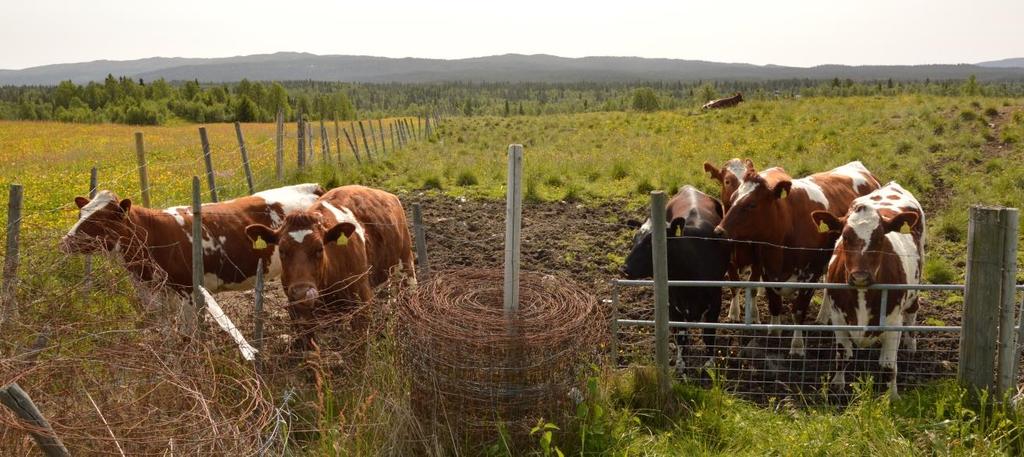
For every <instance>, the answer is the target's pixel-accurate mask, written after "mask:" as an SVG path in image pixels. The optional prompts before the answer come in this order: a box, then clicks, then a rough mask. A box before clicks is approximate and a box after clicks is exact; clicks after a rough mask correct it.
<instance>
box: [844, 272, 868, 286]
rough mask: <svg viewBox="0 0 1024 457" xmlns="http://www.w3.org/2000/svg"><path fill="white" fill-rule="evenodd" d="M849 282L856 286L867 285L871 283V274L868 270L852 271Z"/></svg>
mask: <svg viewBox="0 0 1024 457" xmlns="http://www.w3.org/2000/svg"><path fill="white" fill-rule="evenodd" d="M849 283H850V285H851V286H854V287H867V286H870V285H871V275H869V274H868V272H866V271H854V272H851V273H850V280H849Z"/></svg>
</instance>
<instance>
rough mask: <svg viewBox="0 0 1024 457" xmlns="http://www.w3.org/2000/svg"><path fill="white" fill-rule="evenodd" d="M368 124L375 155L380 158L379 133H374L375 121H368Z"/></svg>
mask: <svg viewBox="0 0 1024 457" xmlns="http://www.w3.org/2000/svg"><path fill="white" fill-rule="evenodd" d="M366 123H367V124H368V125H369V126H370V139H371V140H373V153H374V154H375V155H377V156H378V157H380V147H379V146H377V133H376V132H374V131H373V119H370V120H367V121H366Z"/></svg>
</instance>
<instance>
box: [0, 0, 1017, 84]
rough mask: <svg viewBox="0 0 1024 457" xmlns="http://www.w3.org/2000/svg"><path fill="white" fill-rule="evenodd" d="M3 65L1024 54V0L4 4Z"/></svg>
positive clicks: (942, 59) (871, 59)
mask: <svg viewBox="0 0 1024 457" xmlns="http://www.w3.org/2000/svg"><path fill="white" fill-rule="evenodd" d="M0 43H2V44H0V68H6V69H17V68H25V67H30V66H36V65H45V64H52V63H64V62H80V61H89V60H97V59H112V60H126V59H137V58H143V57H153V56H165V57H224V56H233V55H244V54H258V53H271V52H277V51H304V52H311V53H315V54H361V55H378V56H386V57H432V58H461V57H477V56H485V55H494V54H504V53H512V52H514V53H523V54H538V53H544V54H554V55H560V56H566V57H582V56H588V55H619V56H641V57H668V58H680V59H701V60H712V61H721V62H749V63H756V64H767V63H774V64H779V65H796V66H810V65H817V64H824V63H842V64H851V65H858V64H921V63H961V62H978V61H984V60H994V59H1001V58H1006V57H1022V56H1024V0H931V1H926V0H842V1H833V0H817V1H812V0H807V1H804V0H764V1H756V0H751V1H737V0H703V1H689V0H686V1H684V0H678V1H671V0H667V1H651V0H625V1H619V2H608V3H606V2H598V1H585V2H580V1H573V2H568V1H558V0H546V1H535V0H523V1H518V2H493V1H488V0H478V1H442V0H433V1H431V0H387V1H380V0H362V1H327V0H306V1H295V2H287V1H280V0H277V1H266V0H251V1H238V0H205V1H200V0H174V1H155V0H89V1H85V0H29V1H21V0H0Z"/></svg>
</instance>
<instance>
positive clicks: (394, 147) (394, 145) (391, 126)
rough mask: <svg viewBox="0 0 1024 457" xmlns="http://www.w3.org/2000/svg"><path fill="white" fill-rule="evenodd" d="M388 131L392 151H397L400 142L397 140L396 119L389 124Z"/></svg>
mask: <svg viewBox="0 0 1024 457" xmlns="http://www.w3.org/2000/svg"><path fill="white" fill-rule="evenodd" d="M388 133H389V135H388V136H390V137H391V150H392V151H397V150H398V144H397V143H396V142H395V121H391V122H390V123H389V124H388Z"/></svg>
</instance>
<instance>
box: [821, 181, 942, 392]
mask: <svg viewBox="0 0 1024 457" xmlns="http://www.w3.org/2000/svg"><path fill="white" fill-rule="evenodd" d="M811 218H812V221H813V222H814V224H816V225H819V226H820V228H821V229H822V230H828V231H832V232H834V233H839V234H840V235H839V239H838V240H837V241H836V245H835V251H834V252H833V254H832V258H831V260H829V264H828V273H827V274H826V277H825V278H826V280H827V281H828V282H836V283H847V284H849V285H851V286H854V287H857V288H858V289H856V290H828V291H827V292H826V294H825V297H826V301H827V302H831V315H832V316H831V318H832V323H833V324H836V325H858V326H866V325H881V324H880V320H881V312H882V310H881V297H882V291H880V290H868V289H864V288H865V287H867V286H870V285H872V284H920V283H921V264H922V261H923V259H924V231H925V223H924V211H923V210H922V209H921V204H920V203H918V202H917V199H915V198H914V196H913V195H911V194H910V192H908V191H906V190H905V189H903V188H902V187H900V185H899V184H897V183H895V182H890V183H889V184H886V185H885V186H884V187H882V188H881V189H878V190H876V191H874V192H872V193H870V194H868V195H865V196H863V197H860V198H857V199H856V200H854V201H853V205H851V206H850V211H849V212H848V213H847V214H846V215H844V216H842V217H836V216H835V215H834V214H832V213H830V212H828V211H815V212H813V213H811ZM888 294H889V296H888V300H887V301H886V303H887V307H888V308H887V312H886V316H885V325H888V326H894V327H898V326H902V325H904V324H906V325H914V324H915V323H916V321H917V307H918V300H917V298H918V294H917V291H915V290H907V291H903V290H890V291H888ZM879 340H881V344H882V354H881V356H880V357H879V359H878V363H879V364H880V365H881V366H882V369H883V370H885V375H886V376H887V377H888V379H887V380H886V382H887V384H888V386H889V393H890V394H891V395H894V396H895V395H896V352H897V349H898V346H899V340H900V332H884V333H880V332H861V331H837V332H836V341H837V342H838V343H839V345H840V346H841V352H840V354H838V355H837V357H838V358H839V370H838V371H837V372H836V374H835V376H834V377H833V378H832V384H833V386H835V387H839V388H841V387H844V386H845V385H846V379H845V374H846V367H847V365H848V364H849V361H850V359H851V358H852V357H853V350H854V346H855V345H856V346H857V347H860V348H865V347H869V346H872V345H875V344H877V343H878V342H879ZM903 341H904V343H905V346H906V348H907V350H909V351H910V352H914V351H915V350H917V341H916V339H915V338H914V337H913V334H912V333H910V332H904V333H903Z"/></svg>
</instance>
